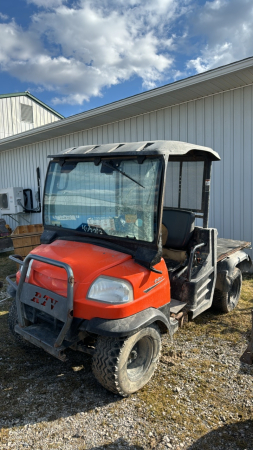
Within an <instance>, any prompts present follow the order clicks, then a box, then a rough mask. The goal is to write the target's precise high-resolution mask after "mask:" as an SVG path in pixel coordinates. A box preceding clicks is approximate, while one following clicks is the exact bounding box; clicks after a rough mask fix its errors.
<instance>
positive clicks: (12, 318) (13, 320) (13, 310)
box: [9, 300, 34, 348]
mask: <svg viewBox="0 0 253 450" xmlns="http://www.w3.org/2000/svg"><path fill="white" fill-rule="evenodd" d="M17 323H18V312H17V306H16V300H13V302H12V304H11V307H10V310H9V329H10V332H11V334H12V335H13V336H14V338H15V341H16V342H17V344H18V345H21V346H22V347H26V348H34V345H32V344H30V342H28V341H26V340H25V339H24V338H23V337H22V336H20V334H18V333H16V331H15V325H16V324H17Z"/></svg>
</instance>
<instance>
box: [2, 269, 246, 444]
mask: <svg viewBox="0 0 253 450" xmlns="http://www.w3.org/2000/svg"><path fill="white" fill-rule="evenodd" d="M2 264H3V261H2ZM0 270H1V264H0ZM2 270H3V269H2ZM8 270H9V272H10V271H11V268H8ZM12 272H13V270H12ZM2 273H3V272H2ZM0 275H1V271H0ZM0 278H1V276H0ZM1 279H2V280H3V277H2V278H1ZM244 286H245V295H244V298H242V300H241V301H240V304H239V306H238V308H237V311H235V312H233V313H231V314H229V315H226V316H225V315H218V314H215V313H213V312H211V311H208V312H206V313H204V314H202V316H200V317H199V318H197V319H196V320H195V321H194V322H190V323H189V324H187V325H185V327H184V328H182V329H180V330H179V331H178V333H177V334H176V335H175V340H174V343H173V344H171V343H170V340H169V336H168V335H164V336H163V351H162V355H161V359H160V363H159V365H158V368H157V370H156V373H155V375H154V376H153V378H152V379H151V381H150V382H149V383H148V385H146V386H145V387H144V388H143V389H142V390H141V391H139V392H137V393H136V394H134V395H132V396H131V397H129V398H121V397H119V396H116V395H113V394H111V393H109V392H107V391H106V390H105V389H104V388H102V387H101V386H100V385H99V384H98V383H97V382H96V380H95V379H94V377H93V375H92V371H91V357H90V356H88V355H83V354H78V353H74V352H71V351H70V352H69V354H68V361H67V362H65V363H62V362H61V361H58V360H56V359H54V358H53V357H51V356H50V355H47V354H46V353H45V352H43V351H42V350H39V349H36V348H35V349H24V348H20V347H17V346H16V344H15V342H14V340H13V338H12V337H11V335H10V334H9V332H8V326H7V320H8V309H9V307H10V304H11V300H10V299H9V300H5V301H4V302H2V303H0V387H1V393H0V427H1V428H0V448H1V449H15V450H16V449H17V450H19V449H20V450H21V449H33V450H40V449H41V450H44V449H63V450H65V449H66V450H84V449H86V450H95V449H97V450H102V449H107V450H112V449H129V450H146V449H157V450H164V449H174V450H179V449H181V450H184V449H185V450H186V449H188V450H195V449H196V450H197V449H199V450H205V449H210V450H211V449H215V450H240V449H242V450H243V449H244V450H253V398H252V393H253V389H252V387H253V366H248V365H246V364H242V363H240V361H239V358H240V356H241V354H242V353H243V351H244V350H245V348H246V345H247V338H248V337H249V328H250V313H249V312H250V309H251V308H252V304H253V294H252V292H253V290H252V288H253V278H252V279H250V280H246V281H244ZM5 288H6V286H4V287H3V289H2V290H1V291H0V293H1V295H0V297H1V298H0V301H1V299H2V300H3V299H4V298H5V297H6V293H5Z"/></svg>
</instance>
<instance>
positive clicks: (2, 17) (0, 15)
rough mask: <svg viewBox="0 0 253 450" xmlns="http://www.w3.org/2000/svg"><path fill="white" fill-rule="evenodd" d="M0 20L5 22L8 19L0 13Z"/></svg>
mask: <svg viewBox="0 0 253 450" xmlns="http://www.w3.org/2000/svg"><path fill="white" fill-rule="evenodd" d="M0 19H2V20H7V19H9V17H8V16H6V14H2V13H1V12H0Z"/></svg>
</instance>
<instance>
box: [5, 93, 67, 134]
mask: <svg viewBox="0 0 253 450" xmlns="http://www.w3.org/2000/svg"><path fill="white" fill-rule="evenodd" d="M60 119H63V116H62V115H61V114H59V113H57V112H56V111H54V110H53V109H52V108H50V107H49V106H47V105H45V103H43V102H41V101H40V100H39V99H37V98H36V97H34V96H33V95H32V94H30V92H28V91H26V92H18V93H15V94H1V95H0V139H3V138H5V137H8V136H12V135H13V134H17V133H22V132H23V131H28V130H32V129H33V128H35V127H40V126H42V125H45V124H47V123H52V122H55V121H56V120H60Z"/></svg>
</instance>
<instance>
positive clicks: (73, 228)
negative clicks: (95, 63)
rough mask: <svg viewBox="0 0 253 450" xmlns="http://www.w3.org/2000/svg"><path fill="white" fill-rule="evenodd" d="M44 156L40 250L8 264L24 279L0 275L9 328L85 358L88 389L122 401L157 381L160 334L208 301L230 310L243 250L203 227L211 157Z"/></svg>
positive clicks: (193, 153)
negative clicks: (93, 382)
mask: <svg viewBox="0 0 253 450" xmlns="http://www.w3.org/2000/svg"><path fill="white" fill-rule="evenodd" d="M49 157H50V158H51V159H52V160H51V161H50V163H49V166H48V171H47V176H46V181H45V189H44V199H43V222H44V227H45V229H44V232H43V234H42V236H41V245H40V246H39V247H37V248H36V249H34V250H33V251H32V252H31V253H30V254H29V255H28V256H27V257H26V258H25V260H24V261H19V260H17V258H14V257H12V259H13V260H14V261H17V262H18V263H19V264H20V265H21V269H22V270H19V271H18V272H17V274H16V275H12V276H11V277H9V278H8V281H9V283H10V290H9V292H10V293H11V294H12V296H14V295H15V302H14V303H13V305H12V307H11V310H10V329H11V331H12V332H13V334H14V335H15V336H16V338H17V339H18V340H22V341H24V342H26V341H27V342H29V343H31V344H34V345H36V346H38V347H41V348H43V349H44V350H46V351H47V352H49V353H50V354H51V355H54V356H56V357H57V358H59V359H61V360H64V359H65V358H66V353H65V352H66V350H67V349H69V348H70V349H73V350H76V351H81V352H88V353H90V354H92V355H93V363H92V368H93V373H94V375H95V377H96V378H97V380H98V381H99V382H100V383H101V384H102V385H103V386H104V387H105V388H107V389H108V390H110V391H112V392H114V393H118V394H120V395H122V396H126V395H129V394H131V393H132V392H135V391H137V390H138V389H140V388H141V387H142V386H144V385H145V384H146V383H147V382H148V380H149V379H150V378H151V376H152V374H153V373H154V370H155V367H156V364H157V362H158V359H159V354H160V349H161V333H163V332H166V331H168V332H169V333H170V335H171V336H172V335H173V333H174V332H175V331H176V329H177V327H178V324H179V321H181V322H182V320H183V319H186V318H189V319H193V318H194V317H196V316H197V315H198V314H200V313H201V312H202V311H204V310H206V309H208V308H210V306H211V305H212V303H213V301H214V302H215V304H216V306H217V307H219V308H220V309H221V310H222V311H224V312H229V311H231V310H232V309H233V308H234V307H235V306H236V304H237V302H238V299H239V296H240V290H241V281H242V276H241V270H242V269H244V270H246V269H247V268H249V267H250V265H251V261H250V258H249V256H248V255H247V254H246V253H245V252H244V251H242V249H243V248H246V247H248V246H249V245H250V244H249V243H248V242H240V241H232V240H226V239H220V240H218V241H217V230H216V229H214V228H208V213H209V195H210V178H211V165H212V161H218V160H219V159H220V158H219V155H218V154H217V153H216V152H215V151H213V150H212V149H210V148H206V147H202V146H198V145H193V144H189V143H184V142H175V141H152V142H132V143H117V144H116V143H114V144H103V145H85V146H81V147H77V148H76V147H74V148H69V149H67V150H64V151H63V152H62V153H59V154H56V155H50V156H49ZM196 220H199V222H200V224H201V225H202V226H197V223H196ZM201 220H202V222H201ZM13 277H16V279H15V281H13Z"/></svg>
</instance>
